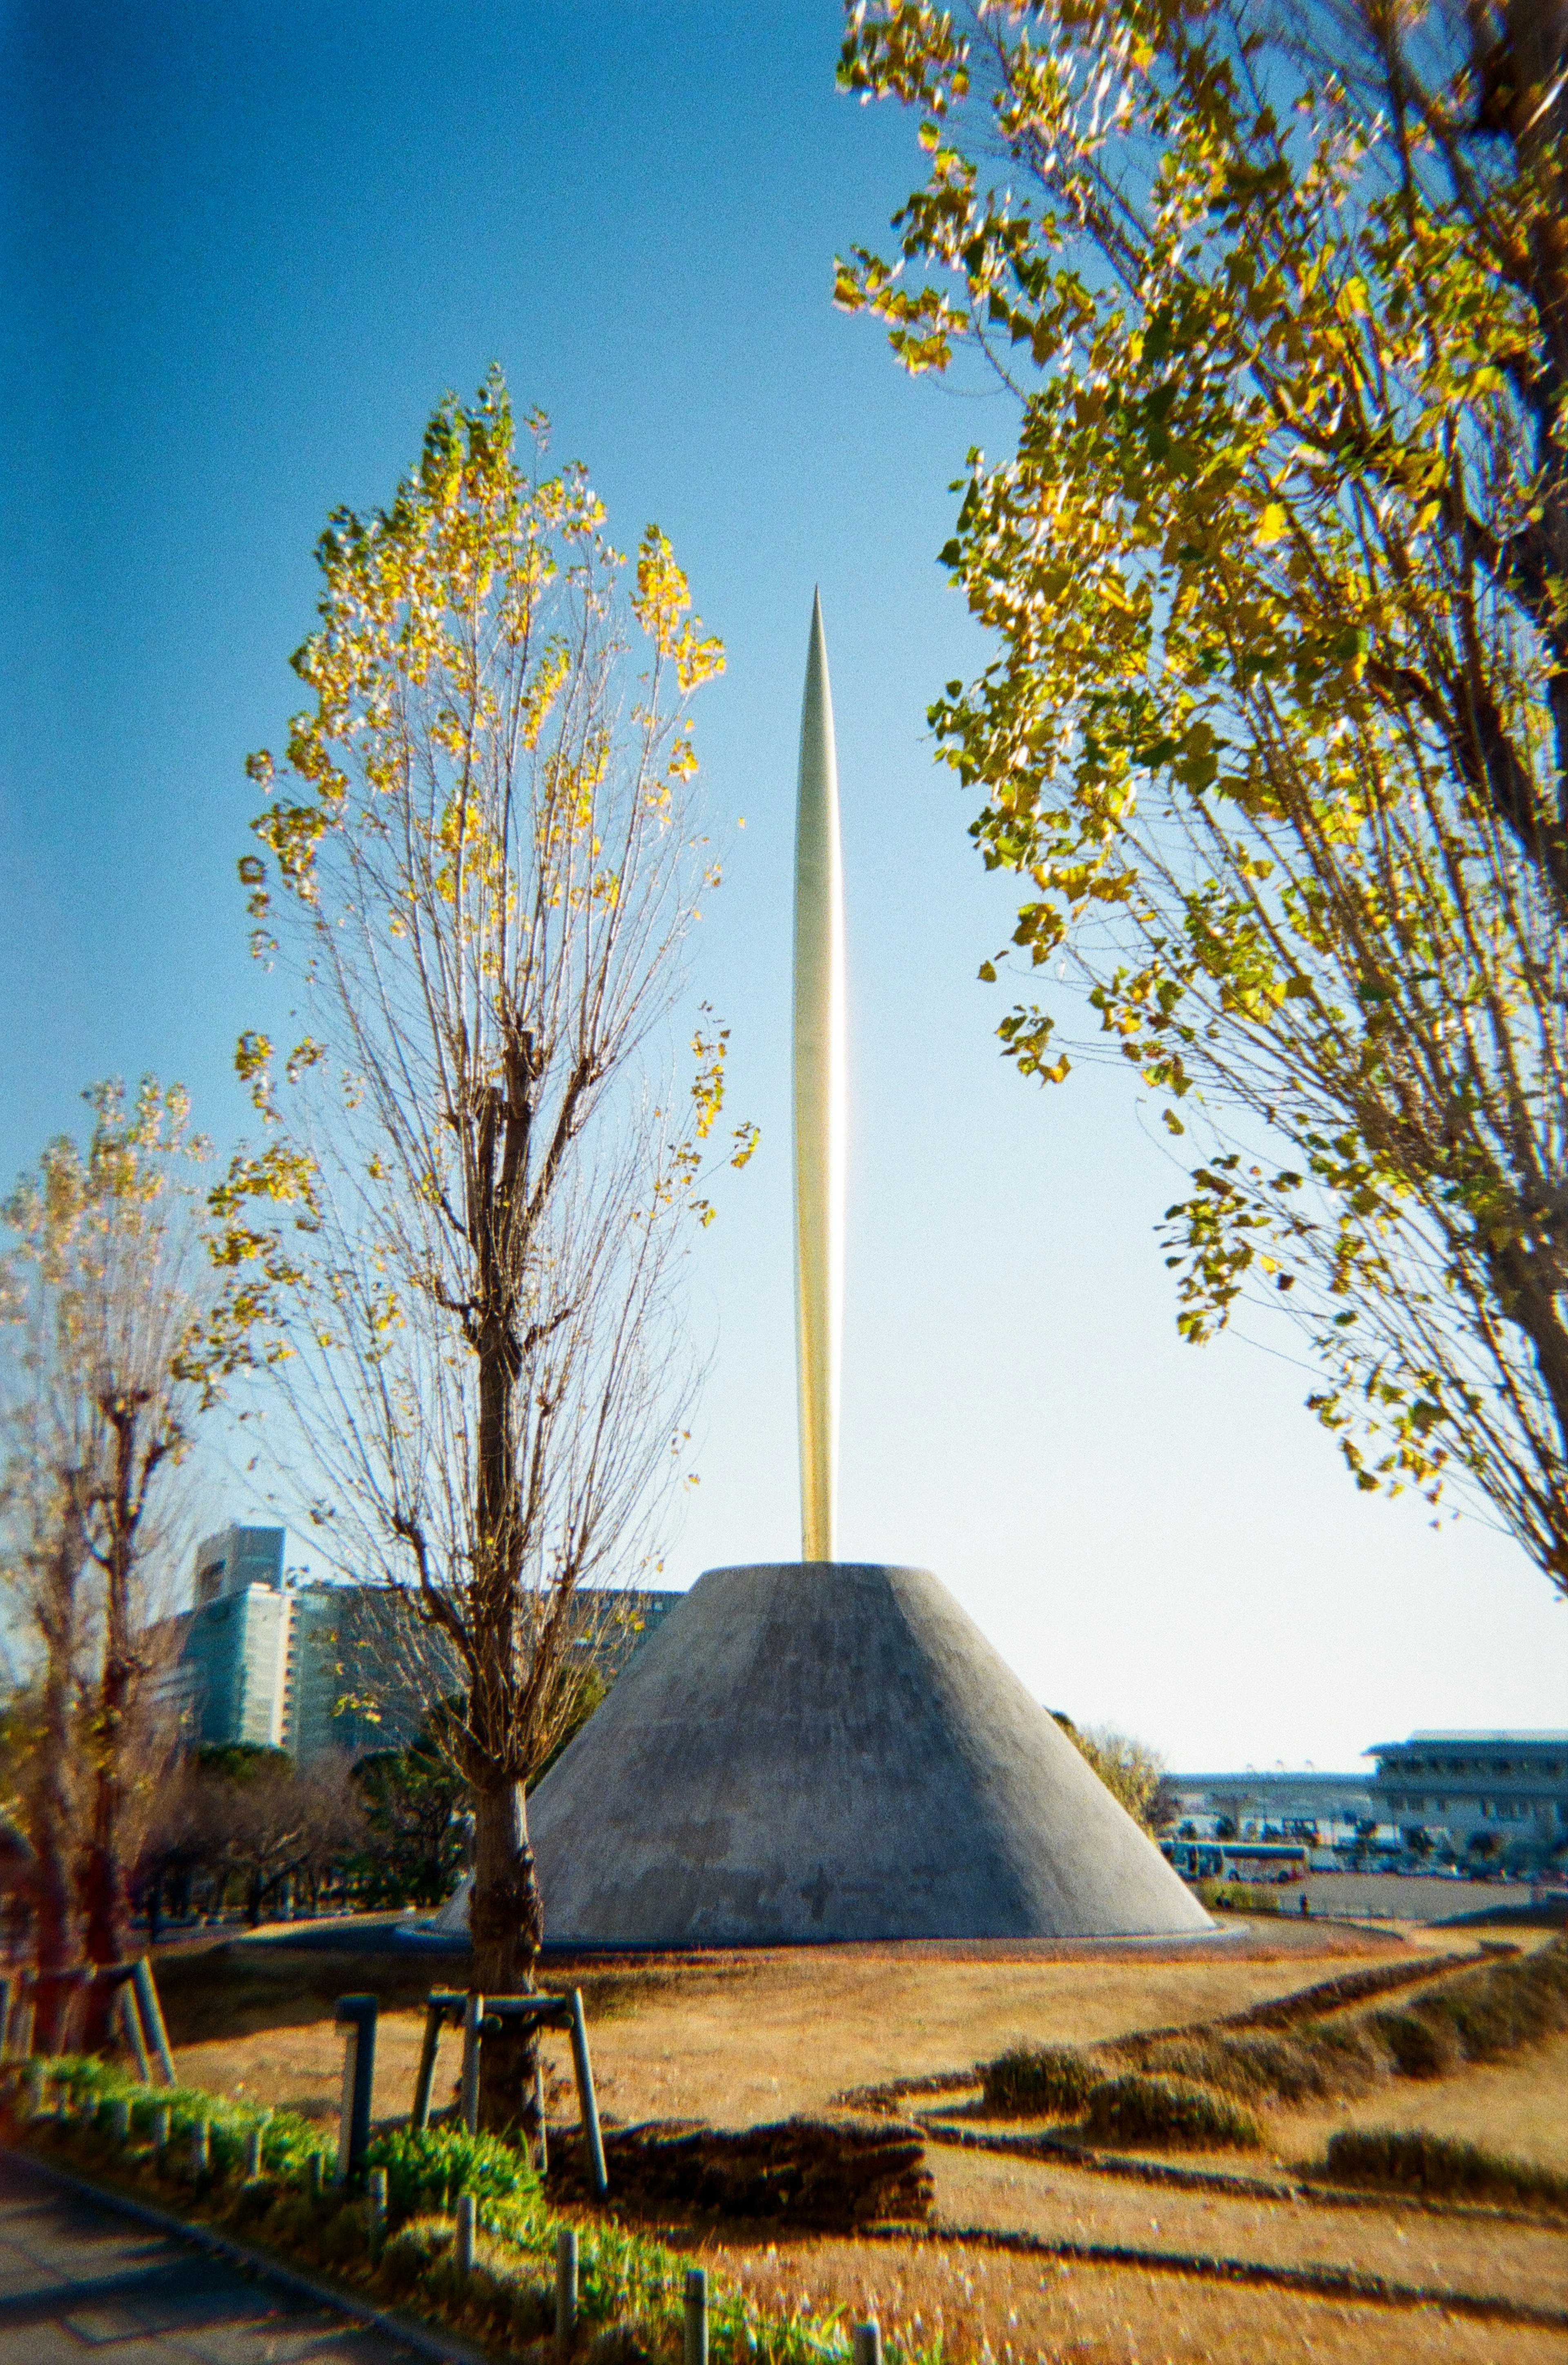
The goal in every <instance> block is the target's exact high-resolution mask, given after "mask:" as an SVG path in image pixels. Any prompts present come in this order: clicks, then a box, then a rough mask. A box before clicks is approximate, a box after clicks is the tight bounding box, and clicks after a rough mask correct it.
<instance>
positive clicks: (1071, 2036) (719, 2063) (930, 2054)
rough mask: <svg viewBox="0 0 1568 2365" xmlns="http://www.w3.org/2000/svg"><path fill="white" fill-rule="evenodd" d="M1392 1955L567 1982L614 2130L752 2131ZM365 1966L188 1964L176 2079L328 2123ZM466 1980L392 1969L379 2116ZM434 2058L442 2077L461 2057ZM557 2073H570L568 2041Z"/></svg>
mask: <svg viewBox="0 0 1568 2365" xmlns="http://www.w3.org/2000/svg"><path fill="white" fill-rule="evenodd" d="M1416 1943H1417V1945H1420V1946H1421V1947H1422V1948H1423V1950H1425V1951H1430V1952H1434V1953H1435V1952H1440V1951H1444V1950H1446V1949H1450V1948H1451V1947H1452V1946H1453V1943H1454V1941H1453V1935H1452V1933H1442V1934H1441V1936H1432V1935H1430V1934H1429V1933H1425V1932H1422V1933H1419V1934H1418V1935H1417V1940H1416ZM1395 1944H1396V1942H1392V1941H1390V1940H1388V1939H1386V1938H1383V1937H1382V1936H1381V1935H1380V1936H1379V1937H1377V1938H1365V1937H1362V1936H1361V1934H1360V1933H1356V1932H1353V1931H1338V1930H1328V1929H1325V1928H1323V1927H1322V1926H1321V1925H1316V1926H1309V1927H1308V1928H1306V1929H1303V1930H1299V1931H1298V1930H1296V1929H1295V1928H1294V1927H1289V1926H1287V1928H1286V1929H1285V1930H1283V1931H1282V1932H1281V1933H1273V1932H1269V1931H1264V1932H1263V1933H1262V1934H1260V1936H1257V1937H1255V1938H1254V1937H1250V1936H1245V1937H1241V1938H1234V1939H1226V1940H1225V1941H1223V1942H1222V1943H1220V1944H1218V1945H1214V1946H1209V1947H1204V1948H1203V1949H1197V1948H1193V1949H1189V1950H1186V1951H1184V1952H1183V1951H1179V1950H1172V1949H1169V1948H1148V1949H1142V1948H1139V1949H1137V1950H1131V1949H1124V1950H1122V1951H1119V1952H1109V1951H1105V1950H1101V1951H1098V1952H1096V1951H1093V1950H1091V1949H1087V1948H1080V1949H1076V1950H1070V1949H1066V1948H1063V1949H1061V1950H1058V1951H1056V1952H1051V1951H1049V1950H1046V1949H1039V1950H1025V1949H1022V1948H1018V1949H1011V1950H1010V1949H1006V1948H1001V1947H997V1948H978V1947H975V1948H967V1949H963V1950H958V1949H948V1950H943V1949H938V1948H935V1947H930V1946H834V1947H825V1946H824V1947H801V1948H794V1949H779V1950H778V1951H770V1952H766V1953H763V1952H759V1953H756V1954H747V1955H716V1956H693V1957H688V1958H686V1959H685V1960H684V1961H680V1960H670V1959H668V1958H660V1959H658V1960H655V1961H653V1962H650V1963H646V1964H640V1965H632V1966H628V1967H625V1968H623V1969H613V1968H612V1969H605V1968H602V1967H584V1969H583V1970H582V1971H581V1972H580V1973H572V1972H570V1971H564V1972H563V1973H561V1974H560V1976H561V1977H562V1978H566V1979H570V1978H575V1977H580V1978H581V1983H582V1985H583V1987H584V1990H585V1994H586V1999H587V2001H588V2011H589V2016H590V2023H591V2034H592V2042H593V2054H594V2071H595V2079H596V2082H597V2084H598V2086H599V2101H600V2107H601V2109H602V2110H603V2111H604V2113H606V2115H607V2116H609V2117H613V2118H616V2119H619V2120H621V2121H622V2122H625V2123H628V2124H630V2123H633V2122H635V2121H638V2120H642V2119H651V2118H701V2119H707V2120H710V2121H711V2122H712V2123H713V2124H716V2125H720V2126H747V2125H755V2124H757V2123H758V2122H761V2121H765V2120H767V2119H772V2118H782V2117H786V2116H788V2115H790V2113H796V2112H801V2111H819V2110H822V2109H823V2108H825V2107H826V2106H827V2105H828V2104H829V2103H830V2102H832V2101H833V2100H834V2097H835V2096H836V2095H838V2094H840V2093H842V2092H844V2091H845V2090H846V2089H849V2088H853V2087H856V2086H862V2085H873V2084H879V2083H881V2082H883V2081H885V2080H887V2079H894V2078H901V2077H920V2076H925V2075H929V2074H930V2073H932V2072H934V2071H938V2070H943V2069H948V2068H957V2069H959V2070H962V2069H963V2068H967V2067H968V2066H969V2065H970V2064H972V2063H974V2062H976V2061H978V2060H982V2059H984V2058H986V2057H989V2056H990V2055H992V2054H995V2053H999V2052H1001V2051H1002V2049H1003V2047H1004V2046H1007V2045H1009V2044H1011V2043H1013V2042H1014V2041H1015V2040H1016V2039H1017V2038H1019V2037H1021V2036H1026V2037H1029V2038H1031V2039H1033V2040H1036V2041H1052V2042H1060V2043H1065V2044H1090V2043H1092V2042H1093V2040H1094V2039H1095V2038H1097V2037H1102V2036H1114V2035H1118V2034H1123V2033H1125V2032H1126V2031H1129V2030H1132V2029H1147V2028H1159V2027H1164V2026H1167V2025H1170V2024H1171V2023H1184V2022H1188V2021H1193V2020H1202V2019H1207V2018H1209V2017H1210V2016H1212V2015H1214V2014H1215V2013H1220V2012H1238V2011H1241V2010H1243V2009H1244V2008H1245V2007H1246V2006H1248V2005H1249V2004H1253V2003H1258V2002H1261V2001H1263V2000H1264V1999H1265V1998H1267V1997H1271V1996H1276V1995H1282V1994H1284V1993H1286V1992H1288V1991H1289V1990H1292V1989H1294V1988H1299V1987H1304V1986H1306V1985H1308V1984H1309V1983H1310V1982H1312V1981H1313V1980H1315V1979H1319V1978H1333V1977H1335V1976H1336V1975H1337V1974H1338V1973H1339V1972H1342V1971H1344V1970H1345V1969H1347V1968H1353V1967H1356V1966H1357V1963H1358V1962H1359V1961H1360V1960H1361V1959H1371V1960H1382V1959H1384V1958H1385V1957H1386V1956H1388V1955H1389V1953H1390V1951H1391V1948H1392V1947H1393V1946H1394V1945H1395ZM377 1961H378V1958H376V1957H370V1958H368V1959H366V1958H361V1957H356V1956H347V1955H344V1956H315V1957H308V1956H301V1955H299V1954H297V1953H295V1952H294V1950H292V1949H287V1950H285V1949H281V1948H280V1949H275V1950H274V1949H272V1948H266V1949H263V1948H261V1947H255V1946H249V1945H241V1946H238V1947H230V1948H225V1949H224V1950H223V1953H222V1955H221V1956H206V1957H203V1958H201V1959H200V1960H199V1961H192V1960H182V1961H181V1962H180V1964H179V1965H178V1966H177V1976H176V1973H175V1970H174V1968H171V1970H170V1971H167V1972H163V1973H162V1974H161V1976H162V1978H163V1980H164V1985H165V1987H166V1988H168V1989H169V2012H170V2023H171V2029H172V2032H173V2034H174V2041H175V2044H176V2046H178V2047H179V2051H180V2057H181V2065H182V2072H183V2074H185V2075H187V2076H189V2077H190V2078H191V2079H193V2080H194V2081H196V2082H197V2083H199V2084H202V2085H206V2086H208V2087H212V2088H215V2089H218V2090H223V2091H226V2092H240V2091H241V2090H242V2091H243V2092H245V2093H246V2094H248V2095H250V2096H251V2097H252V2099H254V2100H259V2101H262V2102H272V2103H274V2104H279V2105H283V2104H286V2105H287V2106H288V2107H289V2108H291V2109H296V2110H298V2109H305V2110H309V2109H311V2108H312V2107H326V2106H328V2105H329V2104H330V2103H331V2102H332V2101H333V2099H334V2098H335V2095H336V2091H337V2080H338V2075H339V2069H340V2064H341V2060H342V2038H341V2036H340V2035H339V2034H338V2032H337V2031H336V2030H335V2029H334V2028H333V2026H332V2023H331V2006H330V1998H331V1996H332V1995H333V1994H334V1993H339V1992H345V1991H347V1990H351V1989H355V1988H364V1987H374V1986H376V1985H377V1978H376V1975H375V1967H376V1963H377ZM462 1976H463V1975H462V1974H461V1972H460V1971H459V1970H458V1969H457V1968H456V1967H454V1964H453V1963H452V1961H451V1960H450V1959H443V1958H440V1957H437V1958H435V1959H434V1960H432V1961H431V1962H430V1963H428V1964H427V1965H425V1966H422V1967H421V1966H420V1965H417V1964H414V1965H410V1964H409V1963H408V1961H407V1960H406V1959H405V1960H403V1961H401V1962H400V1963H399V1964H398V1967H397V1971H396V1975H395V1978H394V1979H393V1980H392V1982H391V1983H390V1992H387V1990H386V1987H385V1986H384V1987H383V1990H382V1991H383V1993H384V1996H385V2003H384V2011H383V2017H382V2021H381V2030H380V2034H379V2036H378V2040H377V2046H378V2050H377V2079H376V2100H377V2108H378V2110H380V2111H382V2112H385V2113H396V2112H398V2111H399V2110H406V2109H407V2107H408V2104H407V2102H406V2100H405V2099H404V2098H405V2097H406V2096H408V2095H409V2094H410V2093H411V2091H412V2088H413V2080H414V2068H415V2062H416V2060H417V2057H418V2049H419V2036H420V2027H421V2024H422V2023H421V2019H420V2013H419V2012H418V2011H417V2010H409V2009H408V2008H407V2006H408V2005H411V2004H412V2003H413V2001H414V1997H415V1996H416V1995H417V1994H418V1993H419V1992H420V1988H421V1986H422V1985H424V1984H431V1985H442V1984H447V1983H452V1984H457V1985H460V1984H461V1983H462ZM554 1976H555V1975H554V1973H553V1974H552V1978H553V1981H554ZM399 1999H406V2003H405V2008H404V2009H401V2010H399V2009H398V2008H396V2007H397V2002H398V2000H399ZM387 2005H390V2006H392V2008H391V2009H387V2008H386V2006H387ZM445 2042H446V2045H447V2046H449V2047H450V2048H451V2057H452V2062H453V2074H454V2075H455V2060H456V2049H457V2041H456V2038H455V2037H449V2038H448V2039H446V2040H445ZM444 2059H445V2056H444V2055H443V2060H444ZM554 2060H555V2064H556V2066H557V2068H558V2070H559V2071H560V2072H561V2073H562V2074H564V2073H565V2071H566V2048H565V2044H564V2041H563V2042H561V2043H560V2044H559V2045H558V2046H556V2048H555V2054H554Z"/></svg>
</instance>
